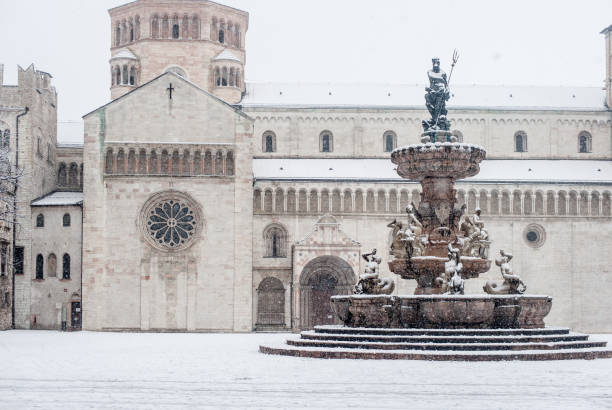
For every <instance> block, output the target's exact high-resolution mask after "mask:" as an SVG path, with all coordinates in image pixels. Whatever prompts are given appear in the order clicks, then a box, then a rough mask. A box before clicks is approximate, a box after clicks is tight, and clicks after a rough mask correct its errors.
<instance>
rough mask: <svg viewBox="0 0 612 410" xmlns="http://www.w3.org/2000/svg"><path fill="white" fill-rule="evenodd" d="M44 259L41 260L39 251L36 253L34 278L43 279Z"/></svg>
mask: <svg viewBox="0 0 612 410" xmlns="http://www.w3.org/2000/svg"><path fill="white" fill-rule="evenodd" d="M43 264H44V261H43V256H42V255H41V254H40V253H39V254H38V255H36V279H38V280H42V279H44V277H43V268H44V266H43Z"/></svg>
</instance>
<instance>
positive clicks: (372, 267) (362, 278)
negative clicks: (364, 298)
mask: <svg viewBox="0 0 612 410" xmlns="http://www.w3.org/2000/svg"><path fill="white" fill-rule="evenodd" d="M361 257H362V258H363V259H365V261H366V267H365V269H364V272H363V274H361V275H359V281H358V282H357V284H356V285H355V288H354V289H353V293H355V294H367V295H381V294H382V295H390V294H391V293H392V292H393V289H395V282H394V281H393V279H390V278H384V279H380V278H379V277H378V270H379V266H380V263H381V262H382V258H381V257H380V256H377V255H376V249H373V250H372V252H370V253H364V254H363V255H361Z"/></svg>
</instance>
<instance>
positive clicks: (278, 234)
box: [264, 224, 287, 258]
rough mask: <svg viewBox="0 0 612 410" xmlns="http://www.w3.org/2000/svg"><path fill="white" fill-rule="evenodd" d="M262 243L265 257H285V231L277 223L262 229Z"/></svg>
mask: <svg viewBox="0 0 612 410" xmlns="http://www.w3.org/2000/svg"><path fill="white" fill-rule="evenodd" d="M264 243H265V246H266V249H265V251H266V252H265V256H266V257H267V258H286V257H287V231H286V230H285V228H284V227H283V226H281V225H278V224H272V225H268V226H267V227H266V229H264Z"/></svg>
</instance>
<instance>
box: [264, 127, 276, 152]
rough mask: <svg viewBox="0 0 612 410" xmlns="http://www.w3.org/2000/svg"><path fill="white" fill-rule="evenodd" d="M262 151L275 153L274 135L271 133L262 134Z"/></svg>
mask: <svg viewBox="0 0 612 410" xmlns="http://www.w3.org/2000/svg"><path fill="white" fill-rule="evenodd" d="M263 151H264V152H276V135H275V134H274V133H273V132H272V131H266V132H264V133H263Z"/></svg>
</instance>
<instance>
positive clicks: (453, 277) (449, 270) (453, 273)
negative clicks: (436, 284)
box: [444, 243, 464, 295]
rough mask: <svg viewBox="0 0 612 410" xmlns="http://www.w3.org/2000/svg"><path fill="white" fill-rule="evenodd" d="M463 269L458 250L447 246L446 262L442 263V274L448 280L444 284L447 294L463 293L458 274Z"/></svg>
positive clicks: (449, 245) (462, 285)
mask: <svg viewBox="0 0 612 410" xmlns="http://www.w3.org/2000/svg"><path fill="white" fill-rule="evenodd" d="M462 269H463V264H462V263H461V256H460V255H459V249H457V248H453V246H452V244H450V243H449V244H448V262H446V263H444V273H445V275H446V277H447V278H448V282H447V284H446V288H447V291H446V293H447V294H451V295H456V294H461V295H463V293H464V290H463V288H464V281H463V278H462V277H461V275H460V273H459V272H461V270H462Z"/></svg>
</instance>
